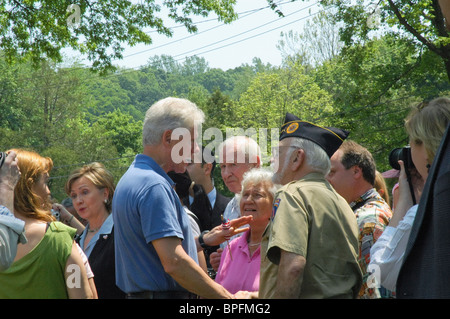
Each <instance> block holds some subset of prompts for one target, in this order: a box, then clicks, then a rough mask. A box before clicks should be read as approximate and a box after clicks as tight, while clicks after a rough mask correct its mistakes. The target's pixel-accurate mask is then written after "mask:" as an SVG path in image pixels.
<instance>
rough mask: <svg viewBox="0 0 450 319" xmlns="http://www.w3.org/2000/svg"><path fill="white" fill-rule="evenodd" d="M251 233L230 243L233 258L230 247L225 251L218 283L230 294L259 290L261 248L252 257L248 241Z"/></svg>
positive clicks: (246, 233) (217, 279)
mask: <svg viewBox="0 0 450 319" xmlns="http://www.w3.org/2000/svg"><path fill="white" fill-rule="evenodd" d="M249 235H250V232H249V231H247V232H245V233H244V234H243V235H242V236H240V237H238V238H235V239H233V240H232V241H230V250H231V257H232V258H233V260H231V258H230V252H229V249H228V247H227V246H226V247H225V248H224V249H223V252H222V257H221V259H220V265H219V269H218V270H217V275H216V282H217V283H219V284H221V285H222V286H223V287H224V288H225V289H227V290H228V291H229V292H230V293H232V294H234V293H236V292H238V291H241V290H245V291H258V290H259V269H260V263H261V255H260V248H259V247H258V249H257V250H255V252H254V253H253V255H252V256H251V257H250V252H249V249H248V243H247V239H248V237H249Z"/></svg>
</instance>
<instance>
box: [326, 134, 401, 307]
mask: <svg viewBox="0 0 450 319" xmlns="http://www.w3.org/2000/svg"><path fill="white" fill-rule="evenodd" d="M375 174H376V165H375V161H374V159H373V157H372V154H371V153H370V152H369V151H368V150H367V149H366V148H364V147H362V146H361V145H359V144H358V143H356V142H354V141H351V140H346V141H344V142H343V143H342V145H341V146H340V148H339V149H338V150H337V151H336V152H335V153H334V154H333V156H332V157H331V170H330V173H329V174H328V176H327V179H328V181H329V182H330V184H331V185H332V186H333V187H334V189H335V190H336V191H337V192H338V193H339V194H340V195H341V196H342V197H344V199H345V200H346V201H347V202H348V203H349V204H350V207H351V208H352V209H353V212H354V213H355V217H356V220H357V222H358V226H359V263H360V267H361V270H362V271H363V274H364V275H365V276H364V281H363V285H362V287H361V290H360V293H359V298H364V299H365V298H370V299H372V298H390V297H392V293H391V292H390V291H388V290H387V289H384V288H383V287H381V288H376V287H375V285H374V284H372V283H371V282H368V281H367V278H368V275H366V272H367V266H368V264H369V262H370V248H371V247H372V245H373V244H374V243H375V242H376V241H377V239H378V238H379V237H380V236H381V234H382V233H383V231H384V229H385V227H386V226H387V225H388V224H389V221H390V219H391V218H392V211H391V208H390V207H389V205H388V203H386V202H385V201H384V199H383V198H382V197H381V196H380V194H378V192H377V191H376V190H375V188H374V183H375Z"/></svg>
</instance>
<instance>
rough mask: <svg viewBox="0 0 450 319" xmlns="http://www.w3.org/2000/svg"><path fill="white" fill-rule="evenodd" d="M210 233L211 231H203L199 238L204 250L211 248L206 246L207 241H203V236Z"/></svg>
mask: <svg viewBox="0 0 450 319" xmlns="http://www.w3.org/2000/svg"><path fill="white" fill-rule="evenodd" d="M207 233H209V230H204V231H202V233H201V234H200V236H198V242H199V243H200V246H202V248H203V249H207V248H209V247H210V246H208V245H206V244H205V241H204V240H203V235H205V234H207Z"/></svg>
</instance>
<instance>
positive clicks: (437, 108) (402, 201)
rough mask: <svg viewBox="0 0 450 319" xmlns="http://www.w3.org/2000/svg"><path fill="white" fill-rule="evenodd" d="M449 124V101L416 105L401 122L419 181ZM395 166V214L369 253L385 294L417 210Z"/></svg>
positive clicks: (424, 176)
mask: <svg viewBox="0 0 450 319" xmlns="http://www.w3.org/2000/svg"><path fill="white" fill-rule="evenodd" d="M449 123H450V99H449V98H445V97H443V98H436V99H434V100H432V101H430V102H423V103H419V104H417V105H416V106H414V107H413V108H412V110H411V111H410V113H409V114H408V116H407V117H406V119H405V128H406V132H407V133H408V135H409V143H410V146H411V157H412V161H413V163H414V166H415V167H416V170H417V172H418V173H419V174H420V176H421V177H422V179H423V181H426V180H427V178H428V170H429V168H430V166H431V164H432V163H433V161H434V158H435V155H436V151H437V150H438V147H439V145H440V143H441V140H442V137H443V136H444V133H445V130H446V128H447V126H448V125H449ZM399 164H400V168H401V171H400V177H399V199H398V203H397V205H396V207H395V213H394V215H393V217H392V219H391V220H390V222H389V225H388V227H386V228H385V230H384V232H383V234H382V235H381V236H380V238H379V239H378V240H377V242H376V243H375V244H374V245H373V246H372V248H371V250H370V256H371V261H370V264H369V270H373V271H376V272H377V273H376V274H375V275H379V281H380V283H381V285H382V286H384V287H385V288H387V289H389V290H395V289H396V285H397V278H398V274H399V271H400V268H401V267H402V264H403V261H404V257H405V249H406V246H407V244H408V240H409V237H410V234H411V228H412V225H413V223H414V219H415V217H416V213H417V208H418V206H419V205H418V204H416V205H413V200H412V196H411V193H410V191H409V187H408V181H407V179H406V172H405V166H404V163H403V161H399Z"/></svg>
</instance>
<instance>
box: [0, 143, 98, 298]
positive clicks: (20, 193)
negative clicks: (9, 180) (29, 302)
mask: <svg viewBox="0 0 450 319" xmlns="http://www.w3.org/2000/svg"><path fill="white" fill-rule="evenodd" d="M14 151H15V153H16V154H17V160H18V166H19V169H20V172H21V176H20V179H19V181H18V182H17V185H16V187H15V189H14V215H15V216H16V217H17V218H19V219H21V220H23V221H24V222H25V236H26V238H27V243H26V244H23V245H18V248H17V255H16V258H15V259H14V263H13V264H12V265H11V267H10V268H9V269H8V270H6V271H5V272H2V273H0V287H1V289H0V298H14V299H17V298H20V299H32V298H39V299H46V298H49V299H63V298H92V297H93V293H92V290H91V289H90V286H89V283H88V279H87V275H86V269H85V267H84V264H83V260H82V257H81V255H80V253H79V251H78V248H77V246H76V244H75V242H74V240H73V238H74V236H75V232H76V231H75V229H73V228H71V227H68V226H66V225H64V224H62V223H61V222H58V221H55V218H54V217H53V216H52V214H51V212H50V209H51V202H50V200H49V197H50V190H49V188H48V186H47V182H48V179H49V173H50V171H51V169H52V168H53V162H52V160H51V159H50V158H48V157H42V156H40V155H39V154H37V153H35V152H31V151H25V150H21V149H16V150H14Z"/></svg>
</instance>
